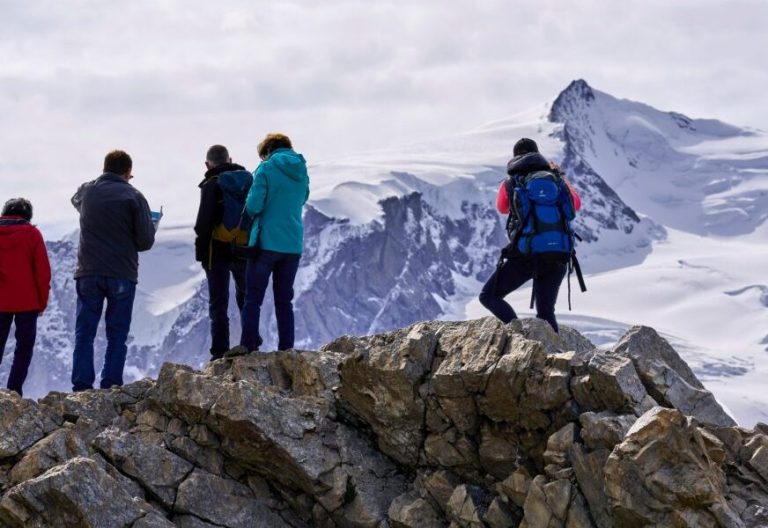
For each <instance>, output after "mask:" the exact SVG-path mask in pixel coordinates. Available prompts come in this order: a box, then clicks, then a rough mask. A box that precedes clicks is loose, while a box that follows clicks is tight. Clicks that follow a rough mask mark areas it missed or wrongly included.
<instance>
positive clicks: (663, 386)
mask: <svg viewBox="0 0 768 528" xmlns="http://www.w3.org/2000/svg"><path fill="white" fill-rule="evenodd" d="M0 431H1V432H2V433H1V434H0V497H1V498H0V526H3V527H43V526H45V527H55V528H58V527H62V528H63V527H67V528H69V527H99V528H101V527H103V528H120V527H132V528H150V527H156V528H160V527H173V526H178V527H183V528H207V527H228V528H246V527H292V528H299V527H310V526H318V527H336V526H338V527H370V528H373V527H391V528H411V527H413V528H416V527H419V528H421V527H426V528H430V527H442V526H445V527H472V528H481V527H490V528H500V527H527V528H555V527H568V528H576V527H600V528H606V527H622V528H624V527H629V528H632V527H641V526H658V527H667V526H669V527H705V528H706V527H718V526H720V527H728V528H730V527H757V526H768V436H766V434H765V433H766V432H768V426H763V425H762V424H761V425H758V426H757V428H756V429H755V430H746V429H743V428H740V427H738V426H737V425H736V424H735V423H734V421H733V420H732V419H731V418H730V416H728V414H727V413H726V412H725V411H724V410H723V409H722V408H721V407H720V405H719V404H718V402H717V401H716V400H715V398H714V397H713V396H712V394H711V393H710V392H708V391H707V390H706V389H705V388H704V387H703V386H702V384H701V383H700V382H699V381H698V380H697V379H696V376H695V375H694V373H693V372H692V371H691V370H690V369H689V368H688V366H687V365H686V363H685V362H684V361H683V360H682V359H681V358H680V357H679V355H678V354H677V353H676V352H675V350H674V349H673V348H672V347H671V346H670V345H669V344H668V343H667V342H666V341H664V340H663V339H662V338H661V337H659V335H658V334H657V333H656V332H655V331H654V330H652V329H650V328H645V327H635V328H632V329H631V330H630V331H629V332H628V333H627V334H626V335H625V336H624V337H623V338H622V339H621V340H620V341H619V342H618V344H617V345H616V346H615V348H614V349H613V350H603V349H597V348H595V346H593V345H592V344H591V343H590V342H589V341H588V340H587V339H585V338H584V337H583V336H581V335H580V334H578V333H577V332H575V331H573V330H571V329H569V328H563V329H562V331H561V334H560V335H557V334H555V333H554V332H552V330H551V329H550V327H549V326H548V325H547V324H546V323H544V322H542V321H538V320H526V321H522V322H520V321H515V322H514V323H512V324H510V325H502V324H501V323H499V322H497V321H495V320H493V319H490V318H489V319H481V320H477V321H469V322H460V323H452V322H425V323H419V324H416V325H414V326H411V327H409V328H405V329H402V330H398V331H395V332H392V333H387V334H381V335H376V336H370V337H342V338H339V339H337V340H336V341H334V342H332V343H330V344H328V345H326V346H325V347H323V348H322V349H321V350H320V351H287V352H279V353H267V354H253V355H249V356H244V357H239V358H234V359H223V360H219V361H216V362H214V363H211V364H210V365H209V366H208V368H207V369H206V370H205V371H203V372H198V371H195V370H193V369H191V368H189V367H186V366H183V365H175V364H170V363H168V364H165V365H164V366H163V367H162V369H161V371H160V374H159V376H158V379H157V381H152V380H149V379H147V380H142V381H139V382H136V383H133V384H131V385H126V386H124V387H121V388H119V389H113V390H103V391H102V390H97V391H88V392H84V393H78V394H65V393H51V394H49V395H48V396H47V397H45V398H43V399H42V400H40V401H39V402H37V403H35V402H32V401H30V400H23V399H21V398H19V397H18V396H17V395H15V394H13V393H9V392H6V391H0Z"/></svg>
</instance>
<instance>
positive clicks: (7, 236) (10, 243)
mask: <svg viewBox="0 0 768 528" xmlns="http://www.w3.org/2000/svg"><path fill="white" fill-rule="evenodd" d="M31 227H32V224H30V223H29V222H27V221H26V220H24V219H23V218H21V217H20V216H0V250H6V249H11V248H13V247H14V246H17V245H18V242H17V240H16V239H17V237H24V236H26V235H25V234H24V232H25V231H27V230H28V229H30V228H31Z"/></svg>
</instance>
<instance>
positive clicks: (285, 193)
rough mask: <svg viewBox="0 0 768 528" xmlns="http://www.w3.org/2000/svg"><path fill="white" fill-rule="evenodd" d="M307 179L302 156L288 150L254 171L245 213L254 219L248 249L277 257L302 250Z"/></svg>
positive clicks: (263, 163)
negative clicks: (272, 253) (257, 249)
mask: <svg viewBox="0 0 768 528" xmlns="http://www.w3.org/2000/svg"><path fill="white" fill-rule="evenodd" d="M308 199H309V175H308V174H307V162H306V161H305V160H304V156H302V155H301V154H298V153H296V152H294V151H293V150H291V149H287V148H282V149H277V150H275V151H274V152H273V153H272V154H271V155H270V156H269V158H268V159H267V160H266V161H263V162H261V163H260V164H259V166H258V167H257V168H256V170H255V171H253V185H252V186H251V190H250V192H249V193H248V198H247V199H246V201H245V209H246V211H247V212H248V214H249V215H251V216H252V217H254V222H253V227H252V228H251V236H250V240H249V242H248V245H249V246H252V247H254V246H256V247H259V248H261V249H266V250H269V251H278V252H280V253H296V254H301V253H302V251H303V250H304V226H303V225H302V222H301V216H302V211H303V209H304V204H305V203H306V202H307V200H308Z"/></svg>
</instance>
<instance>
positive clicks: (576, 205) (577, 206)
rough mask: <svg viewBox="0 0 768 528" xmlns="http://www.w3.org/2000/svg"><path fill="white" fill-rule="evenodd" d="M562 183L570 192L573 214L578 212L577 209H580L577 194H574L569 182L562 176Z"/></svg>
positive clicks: (574, 190) (579, 199) (579, 200)
mask: <svg viewBox="0 0 768 528" xmlns="http://www.w3.org/2000/svg"><path fill="white" fill-rule="evenodd" d="M563 181H564V182H565V185H566V186H567V187H568V190H569V191H570V192H571V198H573V210H574V212H578V211H579V209H581V198H580V197H579V193H577V192H576V189H574V188H573V186H572V185H571V182H569V181H568V180H567V179H566V178H565V176H563Z"/></svg>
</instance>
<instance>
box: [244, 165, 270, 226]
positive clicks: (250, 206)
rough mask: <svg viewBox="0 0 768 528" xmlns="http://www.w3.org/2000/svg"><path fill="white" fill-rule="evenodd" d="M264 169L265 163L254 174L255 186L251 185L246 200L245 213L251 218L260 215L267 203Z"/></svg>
mask: <svg viewBox="0 0 768 528" xmlns="http://www.w3.org/2000/svg"><path fill="white" fill-rule="evenodd" d="M263 167H264V163H262V164H261V165H259V166H258V167H257V168H256V170H255V171H254V172H253V185H251V190H250V191H248V198H246V200H245V211H246V212H247V213H248V214H249V215H250V216H258V215H260V214H261V212H262V211H263V210H264V204H265V203H266V201H267V178H266V176H264V170H263Z"/></svg>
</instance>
